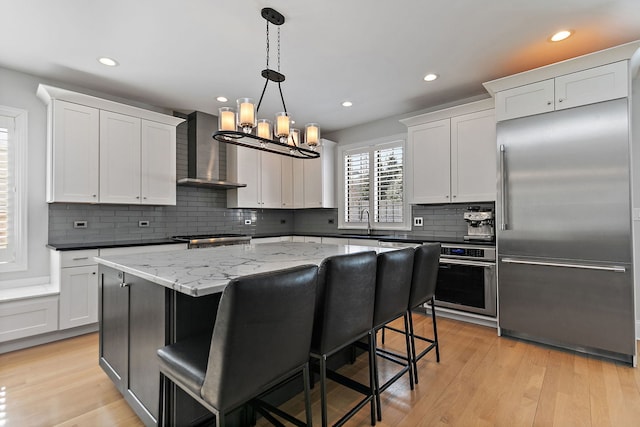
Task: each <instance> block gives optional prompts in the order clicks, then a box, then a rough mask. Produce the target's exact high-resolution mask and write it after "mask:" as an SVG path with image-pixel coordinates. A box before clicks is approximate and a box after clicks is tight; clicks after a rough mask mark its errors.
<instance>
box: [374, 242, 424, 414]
mask: <svg viewBox="0 0 640 427" xmlns="http://www.w3.org/2000/svg"><path fill="white" fill-rule="evenodd" d="M414 252H415V251H414V249H413V248H406V249H400V250H394V251H390V252H383V253H380V254H378V262H377V271H376V297H375V305H374V311H373V346H374V348H375V350H376V355H377V356H378V357H382V358H384V359H386V360H389V361H391V362H393V363H396V364H399V365H401V366H402V369H401V370H400V371H399V372H398V373H396V374H395V375H394V376H393V377H391V378H390V379H389V380H387V381H386V382H385V383H384V384H382V385H379V375H378V362H377V360H376V362H375V365H374V370H375V383H376V408H377V412H378V420H379V421H382V408H381V406H380V394H381V393H382V392H383V391H385V390H386V389H387V388H389V386H391V385H392V384H393V383H395V382H396V381H397V380H399V379H400V378H401V377H402V375H404V374H405V373H409V384H410V387H411V390H413V368H412V359H411V342H410V339H409V334H408V333H405V345H406V353H405V354H404V355H402V354H399V353H397V352H395V351H390V350H386V349H383V348H378V344H377V340H376V334H377V332H378V330H380V329H381V328H383V327H384V326H385V325H386V324H387V323H389V322H392V321H394V320H396V319H398V318H400V317H403V318H404V328H405V332H408V331H409V316H408V311H407V306H408V304H409V294H410V292H411V277H412V275H413V258H414Z"/></svg>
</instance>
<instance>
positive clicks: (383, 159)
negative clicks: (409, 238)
mask: <svg viewBox="0 0 640 427" xmlns="http://www.w3.org/2000/svg"><path fill="white" fill-rule="evenodd" d="M341 158H342V160H343V166H344V169H343V176H342V184H343V185H342V189H343V192H344V193H343V200H342V202H343V203H341V204H340V205H339V209H340V224H339V226H340V227H341V228H367V227H368V220H369V222H370V224H371V228H377V229H407V227H408V223H407V222H408V219H407V218H406V214H405V213H406V210H407V208H406V202H405V197H404V141H402V140H400V141H392V142H384V143H378V144H372V145H366V146H361V145H360V146H357V147H356V148H349V147H345V148H344V149H343V150H342V151H341Z"/></svg>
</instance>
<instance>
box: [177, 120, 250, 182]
mask: <svg viewBox="0 0 640 427" xmlns="http://www.w3.org/2000/svg"><path fill="white" fill-rule="evenodd" d="M187 126H188V140H187V141H188V144H187V146H188V149H187V154H188V160H187V165H188V172H187V176H188V177H187V178H181V179H179V180H178V185H186V186H191V187H208V188H217V189H229V188H238V187H246V186H247V184H240V183H237V182H229V181H225V180H223V179H222V180H221V179H220V175H221V173H220V172H221V171H220V165H221V160H223V162H224V163H223V164H225V165H226V147H225V148H224V149H222V150H221V149H220V148H221V147H219V143H218V141H216V140H215V139H213V136H212V135H213V133H214V132H216V131H217V130H218V118H217V117H216V116H212V115H211V114H207V113H202V112H200V111H194V112H193V113H191V114H189V115H188V116H187ZM224 172H226V170H225V171H224ZM223 175H226V174H223Z"/></svg>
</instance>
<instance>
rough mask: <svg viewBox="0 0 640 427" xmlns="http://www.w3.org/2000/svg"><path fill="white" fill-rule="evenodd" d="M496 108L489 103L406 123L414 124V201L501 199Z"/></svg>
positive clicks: (410, 147)
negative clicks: (497, 161)
mask: <svg viewBox="0 0 640 427" xmlns="http://www.w3.org/2000/svg"><path fill="white" fill-rule="evenodd" d="M492 104H493V102H492V100H490V99H488V100H484V101H479V102H474V103H470V104H464V105H460V106H457V107H452V108H448V109H446V110H440V111H436V112H433V113H427V114H423V115H420V116H416V117H412V118H408V119H403V120H401V121H402V122H403V123H404V124H406V125H407V126H408V131H407V132H408V138H407V139H408V143H407V196H408V199H409V203H412V204H419V203H420V204H422V203H424V204H429V203H456V202H460V203H462V202H484V201H494V200H495V198H496V127H495V117H494V110H493V109H492V108H490V107H491V106H492Z"/></svg>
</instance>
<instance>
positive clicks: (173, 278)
mask: <svg viewBox="0 0 640 427" xmlns="http://www.w3.org/2000/svg"><path fill="white" fill-rule="evenodd" d="M372 250H373V251H376V252H380V251H387V250H392V249H391V248H380V247H369V246H356V245H327V244H320V243H289V242H281V243H259V244H253V245H233V246H220V247H213V248H200V249H182V250H178V251H168V252H156V253H148V254H145V253H142V254H135V255H120V256H107V257H96V258H95V260H96V262H97V263H98V264H102V265H104V266H107V267H111V268H114V269H116V270H119V271H122V272H124V273H129V274H133V275H134V276H137V277H139V278H142V279H146V280H148V281H150V282H153V283H156V284H158V285H162V286H164V287H167V288H170V289H173V290H175V291H178V292H181V293H183V294H187V295H190V296H194V297H197V296H203V295H209V294H214V293H219V292H222V290H223V289H224V288H225V286H226V285H227V283H229V281H230V280H232V279H234V278H236V277H241V276H246V275H249V274H254V273H264V272H268V271H274V270H279V269H283V268H289V267H295V266H298V265H303V264H316V265H319V264H320V263H321V262H322V260H323V259H325V258H327V257H330V256H333V255H343V254H348V253H355V252H364V251H372Z"/></svg>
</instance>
